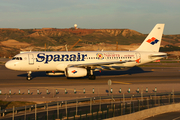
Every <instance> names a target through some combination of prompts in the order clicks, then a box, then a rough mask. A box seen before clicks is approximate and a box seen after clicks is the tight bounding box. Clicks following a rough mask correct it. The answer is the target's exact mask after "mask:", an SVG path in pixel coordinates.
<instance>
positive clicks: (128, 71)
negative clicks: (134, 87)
mask: <svg viewBox="0 0 180 120" xmlns="http://www.w3.org/2000/svg"><path fill="white" fill-rule="evenodd" d="M147 72H152V71H144V70H143V69H142V68H140V67H137V66H135V67H132V68H130V69H123V70H108V71H101V72H99V71H95V72H94V75H95V76H110V75H112V76H113V75H125V74H129V75H131V74H138V73H147ZM17 76H19V77H27V73H25V74H20V75H17ZM31 76H32V79H33V78H36V77H65V75H56V76H50V75H46V73H45V72H32V74H31ZM82 78H87V76H86V77H82ZM68 79H77V78H68ZM78 79H79V78H78ZM80 79H81V78H80Z"/></svg>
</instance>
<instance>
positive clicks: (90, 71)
mask: <svg viewBox="0 0 180 120" xmlns="http://www.w3.org/2000/svg"><path fill="white" fill-rule="evenodd" d="M88 71H89V74H88V78H89V79H90V80H95V79H96V76H95V75H93V70H88Z"/></svg>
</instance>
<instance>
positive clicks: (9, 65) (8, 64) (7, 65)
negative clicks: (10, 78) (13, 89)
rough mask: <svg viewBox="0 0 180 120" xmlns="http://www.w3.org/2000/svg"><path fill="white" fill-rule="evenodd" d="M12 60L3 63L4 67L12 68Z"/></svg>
mask: <svg viewBox="0 0 180 120" xmlns="http://www.w3.org/2000/svg"><path fill="white" fill-rule="evenodd" d="M14 65H15V64H14V62H13V61H11V60H10V61H7V62H6V63H5V67H6V68H8V69H13V67H14Z"/></svg>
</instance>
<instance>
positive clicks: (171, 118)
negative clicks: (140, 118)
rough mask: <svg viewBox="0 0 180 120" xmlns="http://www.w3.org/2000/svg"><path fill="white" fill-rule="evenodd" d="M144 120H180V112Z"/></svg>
mask: <svg viewBox="0 0 180 120" xmlns="http://www.w3.org/2000/svg"><path fill="white" fill-rule="evenodd" d="M144 120H180V111H176V112H169V113H164V114H160V115H156V116H152V117H149V118H146V119H144Z"/></svg>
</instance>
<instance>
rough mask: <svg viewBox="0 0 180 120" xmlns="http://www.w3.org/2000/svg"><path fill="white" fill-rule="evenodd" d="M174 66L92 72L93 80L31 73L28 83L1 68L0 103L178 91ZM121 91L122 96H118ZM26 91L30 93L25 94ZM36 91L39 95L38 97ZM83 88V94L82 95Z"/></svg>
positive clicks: (153, 119)
mask: <svg viewBox="0 0 180 120" xmlns="http://www.w3.org/2000/svg"><path fill="white" fill-rule="evenodd" d="M151 65H153V64H151ZM155 65H157V64H155ZM171 65H172V64H171ZM174 66H176V67H174ZM177 66H180V64H179V63H175V64H173V66H166V65H164V64H159V66H158V67H153V66H151V67H149V66H148V67H146V66H145V67H133V68H130V69H124V70H119V71H102V72H95V75H96V80H89V79H88V78H87V77H83V78H74V79H67V78H66V77H65V76H47V75H46V74H45V72H34V73H32V77H33V79H32V80H31V81H27V80H26V76H27V73H26V72H21V71H12V70H9V69H6V68H5V66H4V65H0V90H1V95H0V100H7V101H34V102H37V103H40V102H45V101H49V102H50V101H61V100H69V99H78V98H86V97H94V96H105V95H108V90H110V89H109V88H112V89H113V93H111V94H113V95H119V94H122V93H124V94H129V93H128V92H127V91H128V90H129V88H130V90H131V92H130V93H131V94H137V93H136V90H137V88H139V89H140V91H143V92H145V89H146V88H148V90H149V92H153V91H154V89H155V87H156V88H157V91H158V92H169V91H172V90H174V91H179V87H180V67H177ZM109 79H111V80H112V85H111V86H110V87H109V86H108V85H107V81H108V80H109ZM120 88H121V90H122V92H121V93H119V89H120ZM28 89H29V90H30V94H28ZM37 89H38V90H39V94H37ZM84 89H85V93H83V92H84V91H83V90H84ZM93 89H94V93H93V91H92V90H93ZM19 90H20V94H19ZM47 90H48V94H47ZM65 90H67V94H65ZM74 90H76V92H77V93H76V94H74ZM9 91H11V94H9ZM56 92H57V94H56ZM179 114H180V113H179V112H173V113H167V114H163V115H162V116H161V115H160V117H159V115H158V116H155V117H151V118H147V119H146V120H161V118H164V119H163V120H166V119H167V120H170V119H171V120H173V119H174V120H178V119H179V116H178V115H179ZM166 116H169V117H166ZM172 116H173V117H172ZM165 118H166V119H165Z"/></svg>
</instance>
